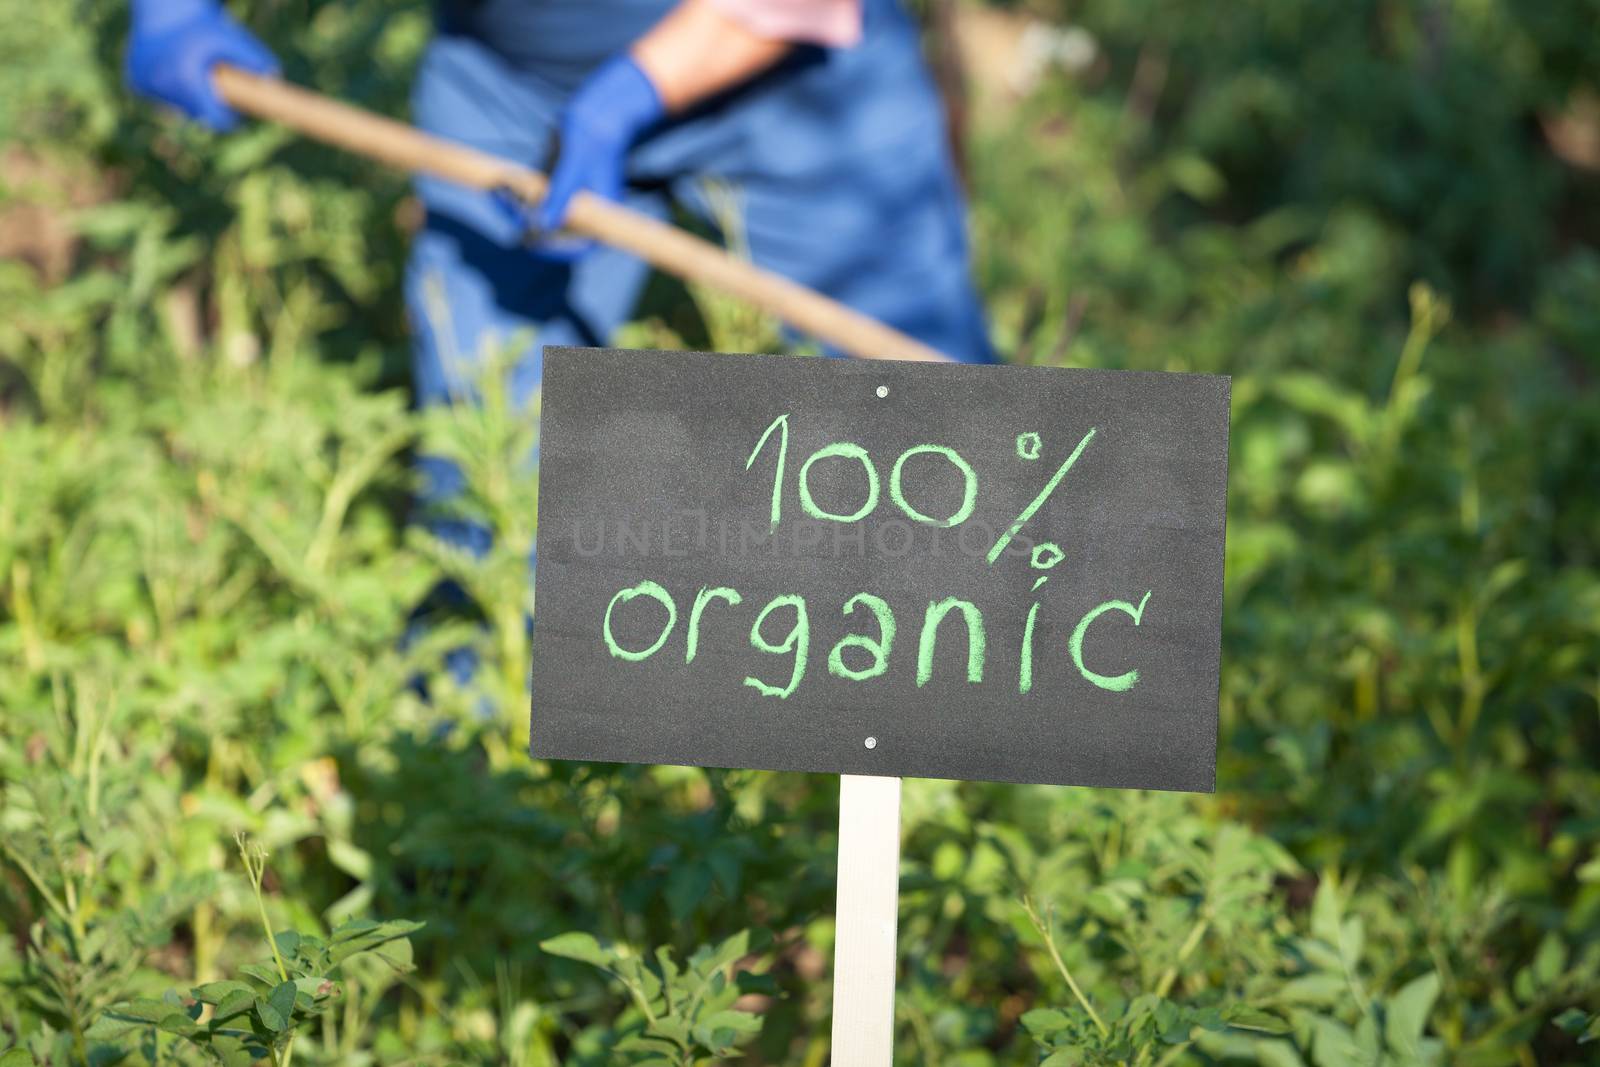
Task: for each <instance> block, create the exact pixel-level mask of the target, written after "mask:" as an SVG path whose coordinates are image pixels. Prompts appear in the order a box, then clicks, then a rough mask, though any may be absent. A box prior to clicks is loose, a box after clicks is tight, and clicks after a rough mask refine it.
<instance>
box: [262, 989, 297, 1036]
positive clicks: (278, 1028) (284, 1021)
mask: <svg viewBox="0 0 1600 1067" xmlns="http://www.w3.org/2000/svg"><path fill="white" fill-rule="evenodd" d="M256 1018H257V1019H260V1020H261V1025H262V1026H263V1027H264V1028H265V1029H267V1030H268V1031H270V1032H271V1033H274V1034H281V1033H283V1031H284V1029H285V1028H286V1027H287V1026H288V1025H289V1019H288V1017H287V1016H286V1015H284V1014H283V1012H281V1011H279V1010H278V1009H277V1007H276V1006H275V1005H273V1004H272V1003H271V1002H270V1001H268V1000H267V999H266V998H265V997H257V998H256Z"/></svg>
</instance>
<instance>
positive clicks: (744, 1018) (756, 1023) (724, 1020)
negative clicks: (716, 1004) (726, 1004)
mask: <svg viewBox="0 0 1600 1067" xmlns="http://www.w3.org/2000/svg"><path fill="white" fill-rule="evenodd" d="M702 1025H705V1026H709V1027H712V1028H713V1029H717V1030H723V1029H726V1030H732V1031H733V1032H734V1033H736V1034H759V1033H760V1032H761V1017H760V1016H759V1015H755V1014H752V1013H751V1012H748V1011H732V1010H729V1011H719V1012H717V1013H716V1014H715V1015H712V1016H711V1017H710V1018H709V1019H707V1020H705V1022H704V1023H703V1024H702Z"/></svg>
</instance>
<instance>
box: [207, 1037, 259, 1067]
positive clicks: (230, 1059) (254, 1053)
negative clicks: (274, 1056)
mask: <svg viewBox="0 0 1600 1067" xmlns="http://www.w3.org/2000/svg"><path fill="white" fill-rule="evenodd" d="M210 1045H211V1051H212V1053H214V1054H215V1055H216V1057H217V1059H218V1060H220V1061H221V1063H222V1067H250V1065H251V1064H253V1063H255V1062H256V1060H257V1059H262V1058H265V1056H266V1049H255V1048H252V1047H250V1046H247V1045H246V1044H245V1043H244V1042H243V1041H241V1040H240V1039H239V1038H237V1037H232V1036H230V1035H227V1034H218V1035H217V1036H215V1037H213V1038H211V1041H210ZM258 1053H259V1054H258Z"/></svg>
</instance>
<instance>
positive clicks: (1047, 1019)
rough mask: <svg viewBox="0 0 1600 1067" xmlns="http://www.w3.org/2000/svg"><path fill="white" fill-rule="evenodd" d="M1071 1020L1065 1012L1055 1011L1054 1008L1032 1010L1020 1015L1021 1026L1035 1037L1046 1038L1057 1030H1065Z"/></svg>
mask: <svg viewBox="0 0 1600 1067" xmlns="http://www.w3.org/2000/svg"><path fill="white" fill-rule="evenodd" d="M1070 1023H1071V1020H1070V1019H1069V1018H1067V1014H1066V1012H1062V1011H1057V1010H1056V1009H1055V1008H1034V1009H1033V1010H1032V1011H1025V1012H1023V1013H1022V1025H1023V1026H1025V1027H1027V1028H1028V1032H1029V1033H1030V1034H1032V1035H1034V1036H1035V1037H1048V1036H1050V1035H1051V1034H1053V1033H1055V1032H1056V1031H1058V1030H1062V1029H1065V1028H1066V1027H1067V1026H1068V1025H1069V1024H1070Z"/></svg>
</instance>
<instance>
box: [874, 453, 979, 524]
mask: <svg viewBox="0 0 1600 1067" xmlns="http://www.w3.org/2000/svg"><path fill="white" fill-rule="evenodd" d="M924 454H926V455H933V456H943V457H944V458H945V459H946V460H948V461H949V462H950V464H951V465H952V466H954V467H955V469H956V470H958V471H960V472H961V478H962V486H961V506H960V507H958V508H957V509H956V510H955V512H954V513H953V514H952V515H951V516H950V517H949V518H948V519H936V518H934V517H933V516H931V515H924V514H923V513H922V512H920V511H918V510H917V509H916V508H914V507H912V506H911V505H910V504H909V503H907V502H906V497H905V492H904V489H903V486H902V485H901V472H902V471H903V470H904V469H905V465H906V460H908V459H910V458H911V457H912V456H920V455H924ZM889 499H890V500H893V501H894V502H895V503H896V504H897V505H899V508H900V510H901V511H903V512H905V513H906V514H907V515H909V516H910V517H911V518H913V519H915V520H917V521H918V522H925V523H927V524H928V525H929V526H940V527H945V528H948V527H951V526H959V525H961V524H962V523H964V522H966V521H967V520H968V519H970V518H971V517H972V511H973V509H974V508H975V507H977V505H978V472H977V471H975V470H973V469H972V466H971V464H969V463H968V462H967V461H966V460H964V459H962V458H961V456H960V454H959V453H957V452H956V450H955V449H953V448H946V447H945V446H944V445H917V446H916V447H914V448H908V449H906V450H905V451H904V452H902V453H900V458H899V459H897V460H895V461H894V467H893V469H892V470H890V471H889Z"/></svg>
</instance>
